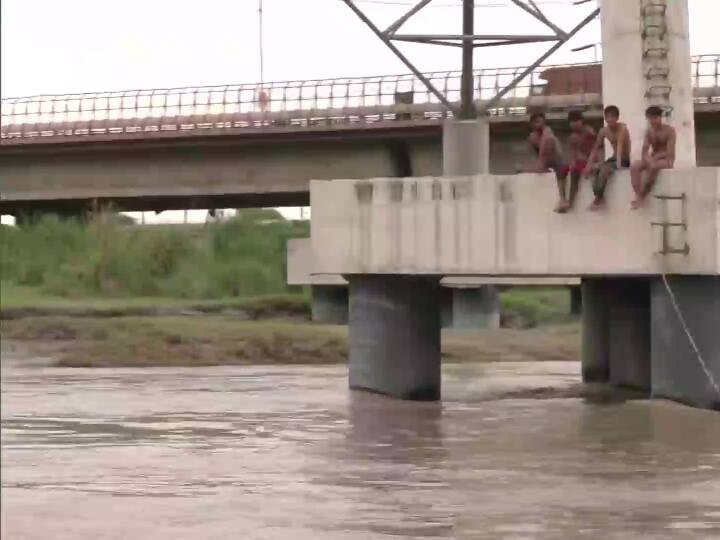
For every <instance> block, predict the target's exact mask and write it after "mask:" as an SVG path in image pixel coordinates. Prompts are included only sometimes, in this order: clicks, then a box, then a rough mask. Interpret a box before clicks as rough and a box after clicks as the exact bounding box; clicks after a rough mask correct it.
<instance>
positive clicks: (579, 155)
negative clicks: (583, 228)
mask: <svg viewBox="0 0 720 540" xmlns="http://www.w3.org/2000/svg"><path fill="white" fill-rule="evenodd" d="M568 123H569V124H570V130H571V134H570V137H569V138H568V150H569V154H570V163H568V164H565V165H563V167H562V168H561V169H560V172H559V174H558V175H557V183H558V192H559V193H560V202H559V203H558V206H557V208H556V210H555V211H556V212H560V213H565V212H567V211H568V210H569V209H571V208H572V206H573V204H574V203H575V197H576V196H577V193H578V188H579V185H580V177H581V176H582V174H583V171H585V168H586V167H587V164H588V158H589V157H590V153H591V152H592V150H593V147H594V146H595V130H594V129H593V128H592V127H590V126H588V125H587V124H586V123H585V120H584V118H583V114H582V112H580V111H570V114H568ZM568 175H570V194H569V196H567V197H566V196H565V193H566V189H567V177H568Z"/></svg>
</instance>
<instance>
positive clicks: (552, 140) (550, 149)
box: [527, 112, 567, 213]
mask: <svg viewBox="0 0 720 540" xmlns="http://www.w3.org/2000/svg"><path fill="white" fill-rule="evenodd" d="M530 126H531V128H532V131H531V132H530V136H529V137H528V142H529V143H530V145H531V146H532V147H533V149H534V150H535V153H536V154H537V162H536V163H535V165H534V166H532V167H531V168H530V169H529V170H528V171H527V172H538V173H544V172H548V171H549V170H552V171H554V172H555V176H556V178H557V183H558V190H559V192H560V202H559V203H558V205H557V207H556V208H555V211H556V212H561V213H562V212H566V211H567V201H566V199H565V189H564V186H565V181H564V180H561V175H562V172H563V162H562V151H561V148H560V141H558V139H557V137H556V136H555V134H554V133H553V130H552V129H550V127H549V126H548V125H547V123H546V121H545V114H543V113H541V112H536V113H533V114H532V115H531V116H530Z"/></svg>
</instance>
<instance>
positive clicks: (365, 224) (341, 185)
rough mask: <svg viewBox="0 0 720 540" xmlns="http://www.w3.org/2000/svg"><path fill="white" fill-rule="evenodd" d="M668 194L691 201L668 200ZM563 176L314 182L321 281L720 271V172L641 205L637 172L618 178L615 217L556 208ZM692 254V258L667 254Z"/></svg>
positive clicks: (677, 179)
mask: <svg viewBox="0 0 720 540" xmlns="http://www.w3.org/2000/svg"><path fill="white" fill-rule="evenodd" d="M656 195H668V196H680V195H684V196H685V200H684V201H683V200H679V199H675V200H660V199H657V198H656V197H655V196H656ZM556 197H557V193H556V187H555V178H554V175H552V174H521V175H513V176H499V175H478V176H471V177H455V178H432V177H426V178H405V179H387V178H379V179H373V180H354V181H351V180H340V181H337V180H335V181H330V182H325V181H322V182H318V181H313V182H311V204H312V208H313V213H312V224H311V238H312V246H313V253H314V255H315V266H314V269H313V272H314V273H317V274H371V273H379V274H418V275H422V274H430V275H448V276H453V275H455V276H472V275H510V276H513V275H514V276H522V275H535V276H579V275H603V274H614V275H653V274H659V273H678V274H706V275H715V274H718V273H720V206H719V201H720V169H718V168H689V169H675V170H671V171H663V172H662V173H661V175H660V178H659V180H658V183H657V185H656V186H655V189H654V190H653V193H652V194H651V196H650V197H648V200H647V202H646V205H645V206H644V207H643V208H641V209H640V210H631V209H630V201H631V199H632V190H631V186H630V180H629V173H628V171H621V172H619V173H618V174H616V175H615V177H614V178H613V179H612V180H611V184H610V186H609V188H608V192H607V195H606V197H607V203H608V206H607V208H606V209H605V210H602V211H599V212H591V211H588V210H586V208H587V206H588V204H589V203H590V201H591V199H592V194H591V190H590V187H589V185H587V182H583V185H582V186H581V190H580V194H579V198H578V201H577V203H576V207H575V210H574V211H572V212H570V213H568V214H556V213H554V212H553V211H552V208H553V207H554V205H555V203H556ZM655 222H659V223H685V224H686V229H683V228H682V227H674V228H671V229H667V230H668V239H667V240H668V241H667V244H666V247H670V248H674V249H680V248H682V247H683V246H685V244H686V243H687V245H688V246H689V248H690V251H689V253H688V254H687V255H683V254H667V255H661V254H659V253H658V252H659V251H660V250H662V249H663V241H662V230H663V229H662V227H656V226H653V225H652V224H653V223H655Z"/></svg>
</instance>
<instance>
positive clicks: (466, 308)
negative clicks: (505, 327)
mask: <svg viewBox="0 0 720 540" xmlns="http://www.w3.org/2000/svg"><path fill="white" fill-rule="evenodd" d="M452 328H459V329H465V330H468V329H473V328H500V298H499V297H498V293H497V290H496V289H495V287H472V288H469V287H462V288H459V287H458V288H453V289H452Z"/></svg>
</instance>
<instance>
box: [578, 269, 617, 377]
mask: <svg viewBox="0 0 720 540" xmlns="http://www.w3.org/2000/svg"><path fill="white" fill-rule="evenodd" d="M581 288H582V378H583V382H586V383H604V382H608V381H609V380H610V353H609V352H610V346H609V341H610V321H609V313H610V309H609V302H610V300H609V298H608V287H607V282H606V280H605V279H603V278H583V280H582V285H581Z"/></svg>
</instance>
